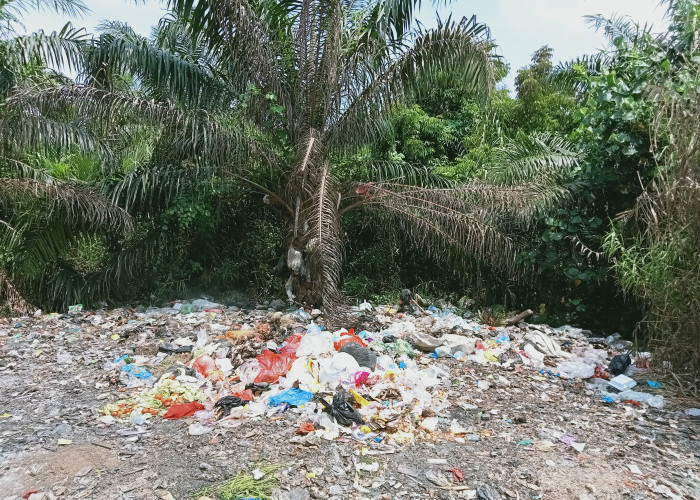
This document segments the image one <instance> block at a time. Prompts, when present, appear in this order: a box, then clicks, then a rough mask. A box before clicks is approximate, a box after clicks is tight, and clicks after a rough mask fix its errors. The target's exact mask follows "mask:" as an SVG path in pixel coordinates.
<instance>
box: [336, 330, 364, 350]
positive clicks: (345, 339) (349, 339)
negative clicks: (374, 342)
mask: <svg viewBox="0 0 700 500" xmlns="http://www.w3.org/2000/svg"><path fill="white" fill-rule="evenodd" d="M352 343H355V344H360V345H361V346H362V347H367V344H365V343H364V342H363V341H362V339H361V338H360V337H358V336H357V335H353V334H350V333H348V334H345V335H343V336H341V337H340V340H338V341H337V342H333V347H334V348H335V350H336V351H340V350H341V349H342V348H343V346H344V345H346V344H352Z"/></svg>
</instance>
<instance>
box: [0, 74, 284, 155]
mask: <svg viewBox="0 0 700 500" xmlns="http://www.w3.org/2000/svg"><path fill="white" fill-rule="evenodd" d="M5 107H6V108H9V109H10V110H12V111H15V112H17V113H19V114H20V115H23V116H28V117H30V118H32V120H30V121H29V122H28V123H27V124H26V126H25V130H26V137H25V138H24V139H26V140H30V139H31V138H32V137H33V134H35V130H37V129H35V128H33V127H31V126H30V125H32V124H33V125H35V126H36V127H38V129H39V130H41V127H44V128H45V127H48V126H49V120H50V119H49V118H46V117H50V116H52V115H56V114H57V115H59V116H61V115H65V113H66V111H67V110H70V112H71V113H73V114H74V115H75V116H79V117H80V118H81V121H82V123H89V124H90V126H91V127H98V126H99V127H101V128H102V129H103V130H105V131H110V130H112V131H114V130H116V131H120V130H124V128H125V123H129V122H132V123H136V124H143V125H148V126H152V127H155V128H156V129H158V130H161V131H162V134H167V136H168V138H169V140H167V141H166V144H167V148H163V149H162V150H161V151H160V153H161V154H163V155H165V156H164V158H163V159H161V161H162V162H163V163H167V161H176V160H177V161H182V160H183V159H187V160H189V161H194V160H195V159H196V158H206V161H208V162H210V163H213V164H216V165H220V166H231V167H236V166H239V165H241V164H244V163H245V162H246V161H249V157H250V155H251V154H253V155H257V157H263V158H266V159H271V158H274V156H275V153H274V152H273V151H271V150H270V148H268V147H267V146H266V145H265V144H263V143H262V142H260V141H257V140H256V138H255V137H256V136H255V130H252V129H251V126H248V127H238V128H234V127H231V126H229V125H228V124H226V123H223V122H221V121H220V120H219V119H217V117H216V116H215V115H213V114H211V113H209V112H207V111H204V110H198V109H193V110H187V109H185V110H183V109H179V108H177V107H176V106H174V105H173V104H169V103H160V102H156V101H154V100H148V99H143V98H140V97H137V96H131V95H124V94H121V93H118V92H110V91H107V90H101V89H96V88H94V87H89V86H83V85H67V86H57V87H50V88H32V89H26V90H22V91H19V92H17V93H15V94H14V95H13V96H12V97H10V98H9V99H8V100H7V101H6V103H5ZM9 115H10V114H9V113H8V114H7V116H9ZM15 121H16V120H13V121H12V122H10V121H9V120H7V119H6V120H4V122H2V123H0V130H3V129H4V127H11V126H12V125H13V123H15ZM56 127H57V130H61V129H60V128H58V125H56ZM66 127H68V125H65V127H64V129H63V130H64V131H65V130H66ZM63 136H65V137H67V135H66V133H65V132H64V134H63ZM47 137H49V136H47ZM75 137H76V138H77V137H78V131H77V130H76V136H75ZM17 140H19V138H18V139H17ZM78 144H79V145H85V146H89V145H90V143H89V141H88V140H87V136H86V137H85V141H84V142H78Z"/></svg>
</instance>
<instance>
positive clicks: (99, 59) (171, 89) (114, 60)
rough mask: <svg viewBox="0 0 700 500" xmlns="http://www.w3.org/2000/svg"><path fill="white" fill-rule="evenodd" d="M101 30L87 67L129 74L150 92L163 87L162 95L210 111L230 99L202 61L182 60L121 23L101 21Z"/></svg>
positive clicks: (222, 84) (220, 82)
mask: <svg viewBox="0 0 700 500" xmlns="http://www.w3.org/2000/svg"><path fill="white" fill-rule="evenodd" d="M102 30H103V33H102V34H101V36H100V38H99V39H98V40H97V41H96V43H95V46H94V49H93V50H92V51H91V52H90V57H91V60H90V61H89V63H88V65H89V67H92V68H100V69H99V70H98V71H102V70H103V68H104V67H105V66H108V67H109V68H110V70H111V71H114V72H116V73H126V74H130V75H133V76H134V77H136V78H137V79H138V80H139V81H140V82H141V84H142V85H145V86H148V87H150V88H151V89H153V90H154V91H163V90H165V91H166V98H173V99H176V100H177V101H178V102H183V103H186V104H187V105H188V106H189V107H193V108H207V109H209V110H211V111H213V110H214V109H217V108H221V106H222V105H223V104H224V103H225V102H226V101H228V102H229V103H230V102H231V101H232V100H233V96H231V95H229V89H228V87H227V86H226V85H225V84H224V82H222V81H221V80H220V79H219V78H217V77H216V76H215V75H214V74H213V72H212V70H211V69H210V68H209V67H208V66H207V65H206V64H203V61H201V60H194V61H193V60H186V59H185V58H183V57H181V56H180V55H179V54H177V53H173V52H172V51H170V50H166V49H163V48H160V47H158V46H156V45H154V44H153V43H152V42H151V41H149V40H148V39H146V38H144V37H141V36H139V35H137V34H135V33H134V32H133V30H131V29H130V28H129V27H128V26H125V25H122V24H115V23H110V24H105V25H103V26H102ZM224 97H226V99H224Z"/></svg>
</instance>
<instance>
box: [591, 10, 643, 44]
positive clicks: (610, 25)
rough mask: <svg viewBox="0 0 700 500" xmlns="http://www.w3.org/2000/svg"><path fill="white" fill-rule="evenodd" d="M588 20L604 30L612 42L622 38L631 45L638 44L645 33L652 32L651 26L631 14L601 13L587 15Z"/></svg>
mask: <svg viewBox="0 0 700 500" xmlns="http://www.w3.org/2000/svg"><path fill="white" fill-rule="evenodd" d="M586 21H587V22H588V24H589V25H591V26H592V27H593V29H595V30H596V31H599V30H602V31H603V34H604V35H605V37H606V38H607V39H608V41H609V42H610V43H615V40H616V39H620V40H622V41H624V42H626V43H629V44H631V45H634V44H636V43H637V42H638V41H640V40H641V39H642V37H644V36H645V35H649V34H650V33H651V26H650V25H648V24H645V25H644V26H641V25H640V24H639V23H637V22H636V21H634V20H633V19H632V18H631V17H629V16H620V15H613V16H611V17H606V16H603V15H601V14H597V15H594V16H586Z"/></svg>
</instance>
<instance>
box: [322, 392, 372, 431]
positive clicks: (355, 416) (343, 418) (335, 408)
mask: <svg viewBox="0 0 700 500" xmlns="http://www.w3.org/2000/svg"><path fill="white" fill-rule="evenodd" d="M321 404H323V406H324V410H325V411H327V412H328V413H330V415H331V417H333V419H334V420H335V421H336V422H337V423H338V424H339V425H342V426H343V427H348V426H350V425H351V424H352V423H353V422H354V423H356V424H357V425H362V424H364V421H363V420H362V416H360V414H359V413H357V412H356V411H355V408H353V407H352V406H351V405H350V403H348V401H347V399H345V395H344V394H343V393H342V392H336V393H335V394H334V395H333V403H332V404H330V405H329V404H328V403H327V402H326V400H325V399H321Z"/></svg>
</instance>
